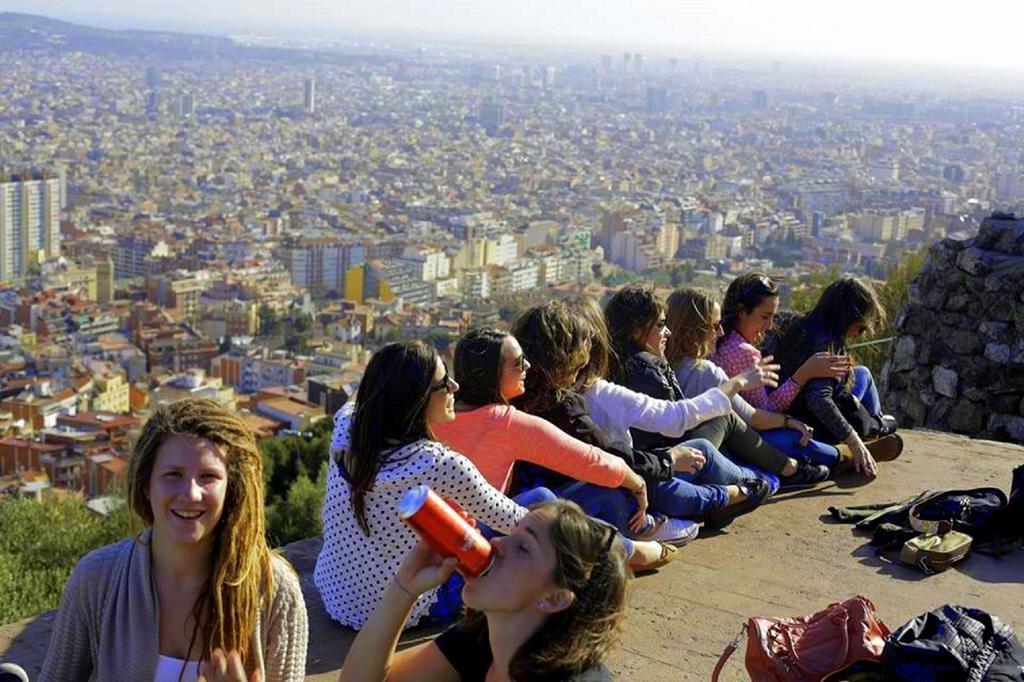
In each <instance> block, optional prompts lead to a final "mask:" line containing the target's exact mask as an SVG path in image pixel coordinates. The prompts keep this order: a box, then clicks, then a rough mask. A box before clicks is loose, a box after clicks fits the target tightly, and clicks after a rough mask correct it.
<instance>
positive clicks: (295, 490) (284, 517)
mask: <svg viewBox="0 0 1024 682" xmlns="http://www.w3.org/2000/svg"><path fill="white" fill-rule="evenodd" d="M327 466H328V465H327V462H326V461H325V462H324V463H323V464H322V465H321V467H320V471H319V474H318V475H317V477H316V481H312V480H310V478H309V476H307V475H306V474H305V473H302V474H299V476H298V477H297V478H296V479H295V481H293V482H292V484H291V486H290V487H289V488H288V494H287V495H285V497H284V499H282V500H279V501H278V502H276V503H275V504H273V505H270V506H268V507H267V541H268V542H269V543H270V544H271V546H273V547H280V546H281V545H286V544H288V543H289V542H295V541H296V540H302V539H304V538H308V537H313V536H314V535H319V534H320V533H322V532H323V526H322V524H321V521H320V509H321V507H322V506H323V502H324V495H325V494H326V492H327Z"/></svg>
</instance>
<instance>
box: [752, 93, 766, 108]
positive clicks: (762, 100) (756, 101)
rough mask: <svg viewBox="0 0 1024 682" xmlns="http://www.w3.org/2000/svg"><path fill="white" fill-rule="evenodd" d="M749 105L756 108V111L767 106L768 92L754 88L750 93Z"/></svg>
mask: <svg viewBox="0 0 1024 682" xmlns="http://www.w3.org/2000/svg"><path fill="white" fill-rule="evenodd" d="M750 106H752V107H753V108H755V109H757V110H758V111H764V110H765V109H767V108H768V93H766V92H765V91H764V90H754V92H752V93H751V94H750Z"/></svg>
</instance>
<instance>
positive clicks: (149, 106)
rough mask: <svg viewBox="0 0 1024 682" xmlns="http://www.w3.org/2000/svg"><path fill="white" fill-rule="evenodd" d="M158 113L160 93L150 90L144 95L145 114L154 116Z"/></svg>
mask: <svg viewBox="0 0 1024 682" xmlns="http://www.w3.org/2000/svg"><path fill="white" fill-rule="evenodd" d="M159 113H160V93H159V92H157V91H156V90H151V91H150V92H149V93H148V94H147V95H146V116H156V115H157V114H159Z"/></svg>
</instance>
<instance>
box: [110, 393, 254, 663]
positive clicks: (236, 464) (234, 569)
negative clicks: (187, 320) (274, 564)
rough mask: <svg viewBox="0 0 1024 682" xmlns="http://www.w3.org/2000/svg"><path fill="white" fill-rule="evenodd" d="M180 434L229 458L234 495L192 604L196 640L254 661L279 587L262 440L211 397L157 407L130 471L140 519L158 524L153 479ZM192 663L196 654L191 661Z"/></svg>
mask: <svg viewBox="0 0 1024 682" xmlns="http://www.w3.org/2000/svg"><path fill="white" fill-rule="evenodd" d="M173 436H191V437H193V438H203V439H205V440H208V441H209V442H211V443H213V444H215V445H216V446H217V447H219V448H220V451H221V452H222V453H223V454H224V465H225V468H226V469H227V474H228V475H227V491H226V494H225V498H224V509H223V512H222V513H221V518H220V520H219V521H218V523H217V527H216V530H215V534H216V535H215V537H214V544H213V550H212V552H211V553H210V556H211V561H212V563H213V565H212V566H211V567H210V568H211V570H210V577H209V578H207V581H206V585H204V586H203V590H202V592H200V595H199V597H198V598H197V599H196V603H195V604H194V605H193V607H192V617H193V621H194V623H195V626H194V628H193V630H192V634H191V637H190V639H189V651H188V653H189V655H191V653H192V646H193V644H194V643H195V639H196V635H197V634H198V633H199V632H200V631H201V632H202V652H201V654H202V656H201V658H203V659H204V660H205V659H208V658H209V657H210V655H211V654H212V652H213V650H214V649H216V648H218V647H219V648H221V649H223V650H224V651H237V652H238V653H239V654H240V655H241V657H242V660H243V661H244V662H247V661H248V660H249V655H250V653H251V652H250V642H251V640H252V634H253V632H254V631H255V629H256V618H257V614H258V612H259V611H260V609H263V608H266V607H268V606H269V603H270V596H271V592H272V589H273V581H274V577H273V570H272V568H271V563H270V562H271V551H270V548H269V547H268V546H267V540H266V536H265V534H264V523H263V511H264V510H263V461H262V458H261V457H260V452H259V449H258V448H257V446H256V437H255V435H254V434H253V432H252V429H250V428H249V426H248V424H246V423H245V421H243V420H242V418H241V417H240V416H239V415H237V414H235V413H234V412H230V411H229V410H228V409H227V408H225V407H224V406H223V405H221V404H220V403H218V402H216V401H214V400H210V399H208V398H203V399H194V398H189V399H185V400H180V401H178V402H175V403H172V404H170V405H167V406H164V407H160V408H159V409H157V410H156V411H155V412H154V413H153V414H152V416H150V418H149V419H148V420H146V424H145V426H143V428H142V435H140V436H139V439H138V441H137V442H136V443H135V449H134V451H133V452H132V458H131V463H130V465H129V469H128V504H129V506H130V508H131V509H132V511H133V512H134V513H135V515H136V516H137V517H138V518H137V519H136V523H138V522H139V521H141V522H142V524H144V525H145V527H150V526H152V525H153V508H152V506H151V504H150V501H149V480H150V476H151V474H152V472H153V466H154V464H155V463H156V458H157V453H158V452H159V450H160V446H161V445H162V444H163V443H164V442H166V441H167V439H169V438H171V437H173ZM186 658H188V656H186Z"/></svg>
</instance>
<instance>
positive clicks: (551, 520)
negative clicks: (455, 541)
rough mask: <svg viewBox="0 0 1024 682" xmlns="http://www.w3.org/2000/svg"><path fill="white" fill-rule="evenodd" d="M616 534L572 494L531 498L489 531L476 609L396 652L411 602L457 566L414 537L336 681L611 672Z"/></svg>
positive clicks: (579, 677)
mask: <svg viewBox="0 0 1024 682" xmlns="http://www.w3.org/2000/svg"><path fill="white" fill-rule="evenodd" d="M615 537H616V533H615V530H614V529H613V528H611V527H609V526H608V525H606V524H601V523H599V522H596V521H594V520H593V519H591V518H589V517H587V515H586V514H584V513H583V511H582V510H581V509H580V508H579V507H578V506H576V505H575V504H573V503H572V502H569V501H567V500H558V501H555V502H548V503H544V504H539V505H535V506H533V507H531V509H530V512H529V513H528V514H527V515H526V516H525V518H523V520H522V521H520V522H519V525H518V526H517V528H516V529H515V531H514V532H513V533H512V534H511V535H509V536H508V537H505V538H496V539H494V540H492V541H491V544H492V546H493V547H494V555H495V559H494V564H493V565H492V566H491V568H490V570H489V571H487V572H486V573H485V574H484V575H482V576H480V577H478V578H469V579H467V580H466V585H465V587H464V588H463V590H462V596H463V600H464V601H465V603H466V605H467V606H468V607H469V608H470V609H472V613H471V614H470V615H469V616H467V617H466V618H465V619H464V620H463V621H462V622H461V623H459V624H458V625H455V626H453V627H451V628H449V629H448V630H447V631H445V632H444V633H443V634H441V636H440V637H438V638H437V639H435V640H434V641H432V642H426V643H423V644H418V645H416V646H412V647H409V648H407V649H403V650H402V651H399V652H396V651H395V648H396V644H397V642H398V637H399V635H400V634H401V631H402V627H403V623H404V622H405V620H406V618H407V617H408V615H409V612H410V609H411V608H412V605H413V604H415V603H416V600H417V599H418V598H419V595H421V594H429V593H430V592H431V591H432V590H434V589H437V587H436V586H437V585H441V584H443V583H444V582H445V581H446V580H447V579H448V576H450V575H451V573H452V570H453V568H454V561H453V560H451V559H448V560H445V561H442V560H441V558H440V557H438V556H436V555H434V554H431V552H430V550H429V549H428V548H427V547H426V546H425V545H423V544H419V545H416V547H415V548H414V549H412V550H411V551H410V552H409V553H408V554H407V555H406V557H405V558H404V559H403V560H402V562H401V565H400V566H399V567H398V569H397V571H395V572H394V578H393V579H391V582H390V583H389V585H388V587H387V589H386V590H385V592H384V596H383V598H382V599H381V601H380V603H379V604H378V606H377V609H376V611H375V612H374V614H373V616H372V618H370V620H369V621H368V622H367V623H366V626H365V627H364V628H363V629H362V631H361V632H360V633H359V635H358V636H357V637H356V638H355V641H353V642H352V646H351V647H350V648H349V650H348V656H347V657H346V659H345V665H344V667H343V668H342V669H341V675H340V677H339V681H340V682H349V681H350V680H351V681H355V680H358V681H359V682H362V681H363V680H383V679H385V678H386V679H388V680H391V681H392V682H403V681H405V680H417V682H419V681H420V680H422V681H423V682H441V681H444V682H456V681H458V682H484V680H513V681H514V682H521V681H524V680H564V681H566V682H604V681H606V680H611V676H610V675H609V673H608V670H607V669H606V668H605V667H604V665H603V661H604V660H605V658H606V657H607V656H608V654H609V653H610V651H611V650H612V647H613V646H614V645H615V642H616V640H617V638H618V633H619V629H620V625H621V621H622V617H623V614H624V612H625V601H626V584H627V582H628V577H629V573H628V571H627V569H626V565H625V561H624V559H625V557H624V554H623V551H622V546H621V544H620V543H617V542H615Z"/></svg>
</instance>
